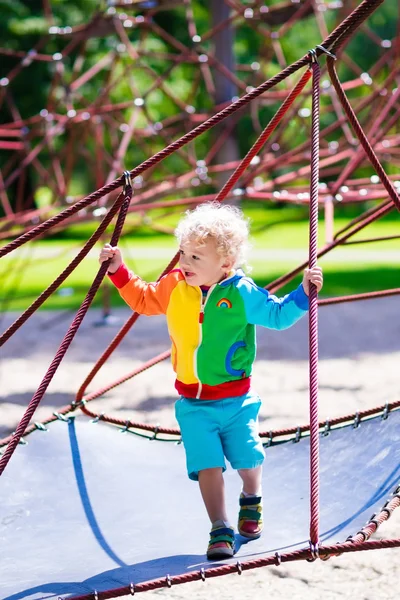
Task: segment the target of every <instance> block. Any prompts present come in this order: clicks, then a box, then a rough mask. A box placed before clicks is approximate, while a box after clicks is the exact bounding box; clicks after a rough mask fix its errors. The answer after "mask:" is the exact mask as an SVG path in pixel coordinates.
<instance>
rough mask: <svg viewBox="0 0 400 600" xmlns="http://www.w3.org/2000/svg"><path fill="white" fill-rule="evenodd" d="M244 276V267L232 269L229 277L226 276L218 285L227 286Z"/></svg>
mask: <svg viewBox="0 0 400 600" xmlns="http://www.w3.org/2000/svg"><path fill="white" fill-rule="evenodd" d="M242 277H245V274H244V272H243V271H242V269H232V271H231V272H230V273H229V275H228V277H226V278H225V279H223V280H222V281H220V282H219V284H218V285H220V286H222V287H226V286H228V285H230V284H231V283H233V282H235V281H238V280H239V279H241V278H242Z"/></svg>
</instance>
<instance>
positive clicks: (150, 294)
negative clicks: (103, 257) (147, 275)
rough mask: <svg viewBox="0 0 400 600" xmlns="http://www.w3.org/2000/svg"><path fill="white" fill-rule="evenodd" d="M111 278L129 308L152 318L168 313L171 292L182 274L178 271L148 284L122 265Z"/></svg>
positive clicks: (110, 275)
mask: <svg viewBox="0 0 400 600" xmlns="http://www.w3.org/2000/svg"><path fill="white" fill-rule="evenodd" d="M109 277H110V279H111V281H112V282H113V284H114V285H115V286H116V287H117V288H118V291H119V293H120V295H121V297H122V298H123V299H124V300H125V302H126V303H127V304H128V306H130V307H131V308H132V309H133V310H134V311H136V312H137V313H139V314H141V315H147V316H152V315H162V314H165V313H166V312H167V307H168V303H169V298H170V296H171V292H172V290H173V289H174V287H175V286H176V285H177V283H178V282H179V281H180V279H182V274H181V272H180V271H179V269H176V270H174V271H170V272H169V273H167V275H164V277H162V278H161V279H160V280H159V281H157V282H156V283H147V282H146V281H143V279H141V278H140V277H138V276H137V275H135V274H134V273H132V271H130V270H129V269H128V268H127V267H126V265H125V264H122V265H121V266H120V267H119V269H118V270H117V271H116V272H115V273H113V274H111V273H109Z"/></svg>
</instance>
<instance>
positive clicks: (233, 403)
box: [175, 392, 265, 481]
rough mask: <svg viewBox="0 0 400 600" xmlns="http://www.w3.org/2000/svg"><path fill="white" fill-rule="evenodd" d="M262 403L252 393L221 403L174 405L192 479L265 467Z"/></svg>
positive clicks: (189, 400) (186, 401)
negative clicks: (207, 473) (213, 471)
mask: <svg viewBox="0 0 400 600" xmlns="http://www.w3.org/2000/svg"><path fill="white" fill-rule="evenodd" d="M260 406H261V400H260V398H259V397H258V396H257V395H256V394H254V393H253V392H248V393H247V394H245V395H244V396H234V397H231V398H223V399H221V400H193V399H192V398H184V397H181V398H180V399H179V400H177V402H176V404H175V414H176V419H177V421H178V423H179V427H180V429H181V434H182V441H183V445H184V447H185V452H186V465H187V471H188V475H189V478H190V479H192V480H193V481H197V480H198V473H199V471H202V470H203V469H212V468H217V467H221V468H222V470H223V471H225V469H226V464H225V457H226V458H227V460H228V461H229V462H230V463H231V465H232V468H233V469H252V468H254V467H258V466H260V465H261V464H262V462H263V460H264V456H265V455H264V448H263V445H262V442H261V439H260V436H259V433H258V412H259V410H260Z"/></svg>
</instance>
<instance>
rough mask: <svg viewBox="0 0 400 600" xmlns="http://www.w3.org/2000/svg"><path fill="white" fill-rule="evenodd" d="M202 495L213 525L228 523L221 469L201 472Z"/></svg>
mask: <svg viewBox="0 0 400 600" xmlns="http://www.w3.org/2000/svg"><path fill="white" fill-rule="evenodd" d="M199 485H200V491H201V495H202V497H203V500H204V504H205V505H206V509H207V513H208V516H209V517H210V521H211V523H214V522H215V521H218V520H221V521H226V522H227V521H228V517H227V514H226V508H225V485H224V478H223V475H222V469H221V468H220V467H218V468H215V469H204V470H202V471H199Z"/></svg>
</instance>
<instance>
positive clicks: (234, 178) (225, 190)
mask: <svg viewBox="0 0 400 600" xmlns="http://www.w3.org/2000/svg"><path fill="white" fill-rule="evenodd" d="M310 77H311V72H310V71H309V70H307V71H306V72H305V73H304V74H303V76H302V77H301V79H300V80H299V82H298V83H297V85H296V86H295V87H294V89H293V90H292V91H291V92H290V94H289V95H288V97H287V98H286V99H285V101H284V102H283V104H282V106H281V107H280V108H279V110H278V111H277V112H276V114H275V115H274V117H273V118H272V119H271V121H270V122H269V123H268V125H267V126H266V127H265V129H264V131H263V132H262V133H261V135H260V136H259V138H258V139H257V140H256V142H255V143H254V144H253V146H252V147H251V149H250V150H249V152H248V153H247V154H246V156H245V157H244V158H243V159H242V160H241V161H240V163H239V165H238V166H237V168H236V169H235V171H234V172H233V173H232V175H231V176H230V177H229V179H228V181H227V182H226V183H225V185H224V186H223V187H222V189H221V190H220V192H219V193H218V194H217V196H216V197H215V201H216V202H222V201H223V200H224V199H225V198H226V197H227V195H228V194H229V193H230V191H231V190H232V189H233V187H234V186H235V184H236V183H237V182H238V180H239V179H240V177H241V176H242V175H243V173H244V172H245V170H246V169H247V167H248V166H249V164H250V163H251V161H252V159H253V158H254V157H255V156H256V155H257V154H258V152H259V151H260V149H261V148H262V147H263V146H264V144H265V142H266V141H267V139H268V138H269V136H270V135H271V133H272V132H273V130H274V129H275V128H276V127H277V125H278V124H279V122H280V121H281V120H282V118H283V116H284V115H285V114H286V112H287V111H288V110H289V108H290V107H291V106H292V104H293V102H294V101H295V99H296V98H297V97H298V95H299V94H300V92H301V91H302V90H303V88H304V87H305V85H306V84H307V82H308V81H309V79H310ZM178 260H179V253H177V254H175V256H174V257H173V259H172V260H171V262H170V264H169V265H168V266H167V267H166V269H165V270H164V271H163V273H162V274H161V275H160V277H159V279H160V278H161V277H163V275H165V274H166V273H168V272H169V271H170V270H171V269H172V268H173V267H174V266H175V265H176V263H177V262H178ZM137 319H138V315H133V316H131V317H130V318H129V319H128V321H127V323H126V324H125V325H124V326H123V327H122V328H121V330H120V331H119V333H118V334H117V335H116V336H115V338H114V339H113V341H112V342H111V344H110V345H109V346H108V348H107V349H106V350H105V352H104V353H103V354H102V356H101V357H100V358H99V360H98V361H97V362H96V364H95V365H94V367H93V369H92V370H91V371H90V373H89V374H88V376H87V377H86V379H85V381H84V382H83V384H82V385H81V387H80V388H79V390H78V393H77V396H76V401H78V402H79V401H80V400H82V399H83V396H84V393H85V390H86V388H87V386H88V385H89V383H90V382H91V381H92V380H93V378H94V376H95V375H96V373H98V371H99V370H100V369H101V367H102V366H103V364H104V363H105V361H106V360H107V359H108V358H109V357H110V356H111V354H112V353H113V352H114V350H115V348H116V347H117V346H118V344H119V343H120V342H121V341H122V339H123V338H124V337H125V335H126V334H127V333H128V331H129V330H130V328H131V327H132V325H133V324H134V323H135V322H136V321H137ZM157 362H159V361H157ZM154 364H156V363H154ZM147 368H148V367H147V366H146V367H145V368H144V369H141V370H140V371H137V370H135V371H133V372H132V373H131V374H130V375H128V376H125V377H123V378H121V379H119V380H118V381H116V382H113V383H111V384H110V385H109V386H107V387H105V388H103V390H102V391H101V393H100V392H99V393H96V396H95V397H99V396H101V395H102V394H103V393H105V392H106V391H108V390H111V389H113V388H115V387H117V386H118V385H120V384H121V383H124V382H125V381H128V380H129V379H131V378H132V377H134V376H135V375H137V374H138V372H142V370H145V369H147ZM85 399H87V398H85ZM84 412H85V411H84ZM87 414H88V413H87Z"/></svg>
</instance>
